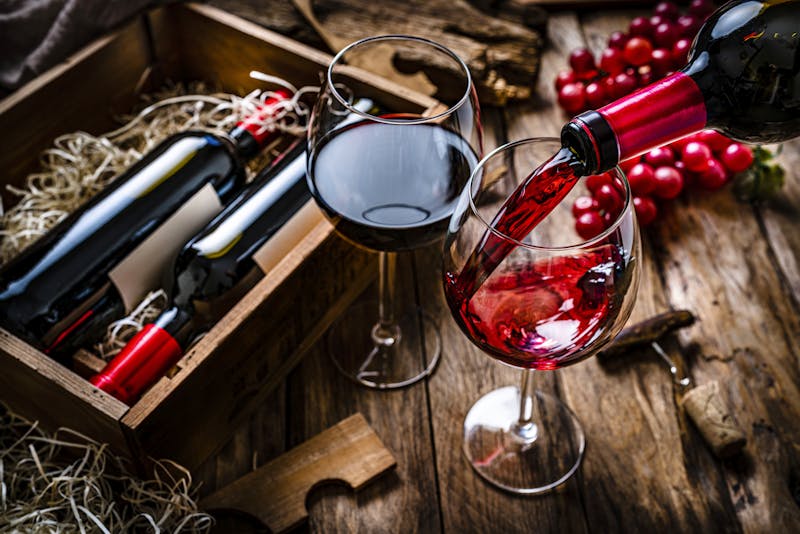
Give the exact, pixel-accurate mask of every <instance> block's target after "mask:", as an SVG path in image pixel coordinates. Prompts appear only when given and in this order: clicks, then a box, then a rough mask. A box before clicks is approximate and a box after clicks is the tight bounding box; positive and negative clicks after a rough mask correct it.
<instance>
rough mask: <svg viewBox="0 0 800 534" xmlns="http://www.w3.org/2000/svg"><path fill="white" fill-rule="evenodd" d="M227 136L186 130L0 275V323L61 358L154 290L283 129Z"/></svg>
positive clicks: (239, 129)
mask: <svg viewBox="0 0 800 534" xmlns="http://www.w3.org/2000/svg"><path fill="white" fill-rule="evenodd" d="M288 97H289V94H288V93H287V92H285V91H283V90H280V91H277V92H276V93H275V97H274V98H271V99H267V101H266V102H265V103H264V106H263V107H262V108H260V109H259V110H258V111H257V112H256V113H255V114H254V116H251V117H249V118H247V119H245V120H243V121H241V122H240V123H239V124H238V125H237V126H236V127H235V128H234V129H233V130H232V131H231V132H230V133H229V134H228V135H227V136H218V135H214V134H211V133H208V132H202V131H189V132H183V133H180V134H177V135H173V136H171V137H169V138H167V139H166V140H164V141H163V142H162V143H161V144H159V145H158V146H157V147H156V148H155V149H153V150H152V151H151V152H149V153H148V154H147V155H145V156H144V157H143V158H142V159H141V160H140V161H138V162H137V163H136V164H134V165H133V166H132V167H131V168H130V169H128V170H127V171H126V172H125V173H124V174H122V175H121V176H119V177H118V178H117V179H116V180H114V182H113V183H112V184H110V185H109V186H107V187H106V188H105V189H104V190H103V191H102V192H100V193H99V194H98V195H97V196H95V197H94V198H92V199H91V200H90V201H89V202H87V203H86V204H85V205H84V206H81V207H80V208H79V209H78V210H76V211H75V212H73V213H72V214H71V215H70V216H68V217H67V218H66V219H64V220H63V221H62V222H61V223H59V224H58V225H56V226H55V227H54V228H52V229H51V230H50V231H49V232H48V233H47V234H45V235H44V236H43V237H42V238H41V239H39V240H38V241H37V242H35V243H34V244H33V245H31V246H30V247H29V248H27V249H26V250H24V251H23V252H22V253H21V254H20V255H19V256H17V257H16V258H15V259H14V260H12V261H11V262H9V263H8V264H7V265H5V266H4V268H3V269H2V271H0V326H2V327H3V328H6V329H8V330H9V331H11V332H12V333H13V334H14V335H16V336H18V337H20V338H22V339H24V340H25V341H26V342H28V343H29V344H31V345H33V346H35V347H37V348H39V349H41V350H43V351H44V352H46V353H48V354H49V355H51V356H53V357H54V358H56V359H58V360H60V361H63V360H65V359H67V358H69V357H70V356H71V355H72V354H73V353H74V352H75V350H76V349H77V348H79V347H81V346H89V345H91V344H92V343H93V342H94V341H96V340H98V339H99V338H100V336H102V335H103V334H104V333H105V329H106V326H107V325H108V324H109V323H111V322H112V321H113V320H115V319H119V318H121V317H123V316H124V315H125V314H126V313H127V312H130V310H132V309H133V308H134V307H135V306H136V305H137V304H138V303H139V301H141V299H142V298H143V297H144V296H145V295H146V294H147V292H148V291H150V290H152V289H153V288H155V287H158V284H159V283H160V280H161V277H162V272H163V269H164V268H166V267H167V265H169V262H170V260H171V257H172V256H174V255H175V254H176V253H177V252H178V251H179V250H180V249H181V247H182V246H183V245H184V244H185V243H186V241H187V240H188V239H190V238H191V237H192V236H193V235H194V234H196V233H197V232H198V231H199V230H200V229H202V228H203V227H204V226H205V225H206V224H208V222H209V221H210V220H211V219H213V218H214V216H216V215H217V214H218V213H219V212H220V211H221V210H222V207H223V206H224V205H225V204H226V203H228V202H229V201H231V200H232V199H233V198H234V197H235V195H236V194H237V193H239V192H240V191H241V190H242V188H243V187H244V186H245V181H246V175H245V170H244V165H243V162H245V161H247V160H248V159H250V158H252V157H254V156H255V155H256V154H258V153H259V152H260V150H261V147H263V146H266V144H267V143H269V142H270V141H271V140H274V139H275V138H276V137H277V135H278V132H277V131H274V130H266V129H264V128H262V127H261V126H260V124H261V123H260V121H259V120H258V119H259V118H263V115H265V114H268V113H270V112H272V111H274V109H275V108H274V107H271V106H272V105H273V104H274V103H276V102H278V101H280V100H283V99H285V98H288Z"/></svg>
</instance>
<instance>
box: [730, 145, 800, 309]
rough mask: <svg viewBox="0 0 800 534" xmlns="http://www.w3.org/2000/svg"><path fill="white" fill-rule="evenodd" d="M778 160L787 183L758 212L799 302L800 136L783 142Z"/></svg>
mask: <svg viewBox="0 0 800 534" xmlns="http://www.w3.org/2000/svg"><path fill="white" fill-rule="evenodd" d="M778 161H779V162H780V164H781V165H782V166H783V168H784V169H786V184H785V185H784V187H783V189H782V190H781V192H780V193H778V195H777V196H776V197H775V198H774V199H772V200H770V201H769V202H767V203H766V204H764V205H763V206H761V207H759V209H758V212H757V213H758V216H759V217H760V220H761V221H762V224H763V225H764V232H765V234H766V236H767V239H768V240H769V243H770V254H772V255H774V257H775V261H776V263H777V265H778V266H779V267H780V270H781V272H782V273H783V275H782V282H783V284H784V285H785V286H787V289H788V290H789V291H791V293H792V295H794V300H795V303H798V304H800V232H798V228H800V139H795V140H793V141H789V142H787V143H784V145H783V151H782V153H781V155H780V156H779V157H778ZM743 209H744V208H743Z"/></svg>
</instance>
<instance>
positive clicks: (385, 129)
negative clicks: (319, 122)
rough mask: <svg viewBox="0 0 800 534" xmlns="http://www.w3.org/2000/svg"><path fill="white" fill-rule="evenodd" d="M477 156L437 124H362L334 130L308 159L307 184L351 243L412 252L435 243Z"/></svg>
mask: <svg viewBox="0 0 800 534" xmlns="http://www.w3.org/2000/svg"><path fill="white" fill-rule="evenodd" d="M477 162H478V157H477V155H476V154H475V152H474V151H473V150H472V148H471V146H470V144H469V143H468V142H467V141H466V140H465V139H463V138H462V137H461V136H459V135H458V134H456V133H454V132H452V131H450V130H448V129H446V128H443V127H441V126H438V125H436V124H415V125H403V126H397V125H394V124H386V123H381V122H374V121H369V120H365V121H361V122H358V123H355V124H353V125H351V126H348V127H346V128H341V129H339V130H336V131H334V132H332V133H331V134H330V135H329V136H328V137H327V138H325V139H324V140H322V141H321V142H320V143H319V144H317V146H316V147H314V149H313V152H312V154H311V157H310V163H309V172H308V176H309V186H310V187H311V192H312V194H313V195H314V197H315V198H316V199H317V202H318V203H319V205H320V207H321V208H322V209H323V210H325V212H326V214H327V215H328V217H329V219H330V220H331V222H332V223H333V224H334V226H335V227H336V230H337V231H338V232H339V233H340V234H341V235H343V236H344V237H346V238H347V239H349V240H350V241H352V242H353V243H355V244H357V245H361V246H365V247H367V248H371V249H375V250H384V251H392V252H394V251H401V250H411V249H415V248H418V247H421V246H424V245H428V244H431V243H433V242H435V241H437V240H438V239H440V238H441V237H442V236H443V235H444V233H445V230H446V228H447V224H448V221H449V219H450V215H451V214H452V212H453V208H454V205H455V202H456V200H457V199H458V196H459V194H460V193H461V190H462V189H463V187H464V185H465V184H466V183H467V180H468V179H469V175H470V172H471V171H472V169H473V168H474V167H475V165H476V164H477Z"/></svg>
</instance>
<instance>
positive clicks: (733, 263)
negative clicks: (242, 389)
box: [197, 10, 800, 532]
mask: <svg viewBox="0 0 800 534" xmlns="http://www.w3.org/2000/svg"><path fill="white" fill-rule="evenodd" d="M587 11H588V10H587ZM631 17H632V14H631V12H630V11H606V12H603V13H602V14H601V13H597V12H585V13H582V14H580V15H579V14H576V13H574V12H562V13H556V14H554V15H553V16H552V17H551V19H550V22H549V39H550V43H551V44H550V47H549V48H548V50H547V52H546V54H545V55H544V57H543V63H542V72H541V77H540V81H539V84H538V95H539V96H538V98H537V99H536V100H535V101H534V102H532V103H530V104H525V105H515V106H513V107H508V108H507V109H505V110H502V111H500V110H495V109H486V110H484V116H485V127H486V130H487V133H488V136H487V146H486V148H487V149H489V148H492V147H493V146H495V145H497V144H499V143H502V142H504V141H505V140H510V139H518V138H523V137H531V136H546V135H555V134H557V133H558V131H559V129H560V126H561V124H562V123H563V122H564V120H565V116H564V115H562V113H561V112H560V111H559V110H558V109H557V108H556V107H555V105H554V101H555V94H554V90H553V88H552V80H553V77H554V75H555V73H556V72H557V71H558V70H560V69H562V68H564V66H565V64H566V57H567V55H568V53H569V52H570V51H571V50H572V49H574V48H576V47H578V46H583V45H586V46H589V47H591V48H592V49H594V50H596V51H597V50H600V49H602V47H603V46H604V44H605V40H606V38H607V36H608V34H609V33H610V32H611V31H612V30H615V29H620V28H624V27H626V26H627V23H628V21H629V20H630V18H631ZM781 161H782V163H783V164H784V166H785V168H786V170H787V173H788V176H787V178H788V179H787V184H786V187H785V188H784V190H783V192H782V193H781V194H780V196H779V198H778V199H776V200H775V201H773V202H771V203H770V204H768V205H765V206H761V207H755V208H754V207H752V206H750V205H747V204H741V203H738V202H737V201H736V200H734V198H733V196H732V194H731V193H730V192H729V191H727V190H724V191H721V192H717V193H714V194H707V193H702V192H699V191H694V190H693V191H692V192H691V193H690V194H685V195H683V196H682V197H681V198H680V199H679V200H677V201H675V202H674V203H673V204H672V205H671V206H670V207H669V208H668V209H667V211H665V212H664V213H663V214H662V215H660V217H659V220H658V222H657V224H656V225H655V226H654V227H653V228H652V229H649V230H647V231H646V232H645V233H644V264H643V265H644V268H643V271H642V283H641V286H640V290H639V294H638V302H637V305H636V309H635V311H634V315H633V317H632V318H631V320H632V321H634V320H639V319H643V318H646V317H648V316H650V315H653V314H655V313H657V312H660V311H664V310H667V309H670V308H689V309H691V310H693V311H694V312H695V313H696V314H697V315H698V316H699V318H700V321H699V323H698V324H696V325H695V326H693V327H691V328H689V329H686V330H684V331H682V332H680V333H679V334H678V335H677V336H676V337H674V338H673V339H672V340H671V341H668V342H667V343H666V348H668V350H676V351H681V352H683V353H684V354H685V355H686V356H687V359H688V361H689V365H690V368H691V375H692V378H693V379H694V380H695V381H696V382H697V383H704V382H707V381H709V380H719V381H720V383H721V384H722V386H723V387H722V393H723V396H724V398H725V399H726V400H727V401H728V402H729V403H730V405H731V406H733V407H735V410H734V411H735V414H736V418H737V420H738V422H739V423H740V425H741V426H742V427H743V428H744V429H745V431H746V434H747V439H748V444H747V447H746V450H745V452H744V454H742V455H741V456H740V457H737V458H736V459H734V460H730V461H726V462H722V461H719V460H717V459H716V458H715V457H714V456H713V455H712V454H711V453H710V451H709V449H708V448H707V446H706V445H705V443H704V442H703V441H702V439H701V438H700V437H699V435H698V433H697V431H696V429H695V428H694V427H693V426H692V424H691V422H689V421H687V420H686V418H685V416H684V415H683V414H682V413H681V411H680V410H678V409H677V407H676V405H675V402H674V400H673V394H672V384H671V380H670V376H669V373H668V371H667V369H666V368H665V366H664V364H663V363H662V362H661V361H659V360H658V358H657V357H656V356H655V354H650V353H648V352H645V351H643V352H642V354H641V356H640V357H639V358H636V359H633V360H632V361H631V362H630V365H626V366H623V367H618V368H614V369H609V368H607V367H603V366H601V365H600V364H599V363H598V362H597V360H596V359H594V358H591V359H589V360H587V361H585V362H583V363H580V364H578V365H575V366H573V367H570V368H566V369H563V370H559V371H558V372H553V373H542V375H543V376H542V377H541V380H540V381H541V385H542V388H543V389H545V390H548V391H551V392H554V393H555V394H556V395H558V396H559V397H560V398H562V399H563V400H564V401H565V402H566V403H567V404H569V405H570V406H571V407H572V409H573V410H574V411H575V412H576V413H577V415H578V416H579V417H580V419H581V421H582V422H583V425H584V430H585V432H586V436H587V442H588V445H587V452H586V456H585V459H584V461H583V464H582V466H581V468H580V469H579V471H578V472H577V474H576V476H575V477H573V478H572V479H571V480H570V481H569V482H568V483H566V484H565V485H564V486H563V488H561V490H560V491H557V492H555V493H553V494H550V495H546V496H541V497H533V498H530V497H528V498H525V497H516V496H511V495H509V494H506V493H503V492H501V491H498V490H496V489H494V488H493V487H490V486H488V485H487V484H485V483H484V482H483V481H482V480H481V479H480V478H479V477H478V476H477V475H476V474H475V473H473V472H472V470H471V468H470V466H469V465H468V463H467V461H466V460H465V458H464V456H463V455H462V453H461V429H462V422H463V419H464V416H465V414H466V412H467V410H468V409H469V407H470V405H471V404H472V402H473V401H475V399H477V398H478V397H479V396H481V395H482V394H484V393H486V392H488V391H490V390H492V389H494V388H496V387H498V386H504V385H509V384H516V381H517V373H516V372H515V370H513V369H510V368H507V367H504V366H502V365H501V364H499V363H497V362H495V361H494V360H492V359H491V358H489V357H487V356H486V355H484V354H482V353H481V352H480V351H479V350H478V349H477V348H476V347H474V346H472V345H471V344H470V342H469V341H468V340H467V339H466V337H464V335H463V334H462V333H461V332H460V331H459V330H458V328H457V327H456V325H455V323H454V321H453V320H452V318H451V317H450V314H449V311H448V310H447V308H446V305H445V303H444V296H443V293H442V290H441V288H440V282H439V280H440V279H439V271H438V269H439V265H440V260H439V255H440V249H439V248H438V247H434V248H431V249H427V250H421V251H418V252H416V253H415V254H413V255H411V256H407V257H404V258H401V260H400V265H399V268H398V271H399V273H400V281H399V283H400V287H399V292H398V294H399V295H400V296H401V297H402V298H401V303H402V304H406V305H409V306H413V305H423V306H424V307H426V308H427V309H428V310H430V311H432V312H433V313H434V314H435V315H436V316H437V317H438V318H439V321H440V325H441V332H442V336H443V356H442V359H441V363H440V364H439V367H438V369H437V370H436V373H435V374H434V375H433V376H432V377H431V378H430V379H429V380H428V381H427V382H424V383H420V384H417V385H415V386H412V387H410V388H407V389H404V390H400V391H392V392H376V391H370V390H367V389H363V388H360V387H356V386H355V385H353V384H352V383H351V382H349V381H348V380H347V379H346V378H344V377H342V376H341V375H339V374H338V373H337V371H336V369H335V368H334V367H333V366H332V364H331V362H330V360H329V358H328V355H327V353H326V350H325V347H324V344H322V343H320V344H318V345H317V346H316V347H314V349H313V350H311V352H310V353H309V354H308V355H307V356H306V357H305V359H304V360H303V362H302V363H301V364H300V365H299V366H298V367H297V369H296V370H295V371H294V372H293V373H292V374H291V376H290V377H289V379H288V380H286V381H285V383H284V384H283V385H282V386H281V387H280V388H279V389H278V390H277V391H276V392H275V393H274V394H272V395H271V397H270V398H269V400H268V402H266V403H265V405H264V406H263V408H262V409H261V410H259V411H258V412H257V413H256V414H255V415H254V416H253V417H252V418H251V419H250V420H249V422H248V423H247V424H245V425H244V426H242V427H241V428H240V429H239V431H238V432H237V433H236V435H235V436H234V437H233V439H232V440H231V441H230V443H229V444H228V445H227V446H226V448H225V449H224V450H223V451H221V452H220V453H219V454H218V455H217V456H216V457H214V458H212V459H211V460H209V461H208V462H207V463H206V464H205V465H204V466H203V467H202V468H201V469H200V470H199V471H198V473H197V476H198V478H199V479H200V481H202V482H203V484H204V489H203V493H207V492H209V491H210V490H213V489H215V488H218V487H222V486H224V485H225V484H227V483H229V482H231V481H232V480H234V479H236V478H238V477H239V476H241V475H243V474H245V473H246V472H248V471H249V470H251V469H252V468H253V466H254V465H260V464H262V463H264V462H265V461H266V460H269V459H271V458H273V457H275V456H277V455H278V454H280V453H281V452H283V451H286V450H288V449H289V448H291V447H293V446H295V445H297V444H299V443H301V442H302V441H304V440H306V439H308V438H310V437H311V436H313V435H315V434H317V433H319V432H321V431H322V430H324V429H325V428H327V427H330V426H332V425H334V424H335V423H337V422H338V421H340V420H342V419H344V418H345V417H347V416H349V415H351V414H352V413H354V412H361V413H363V414H364V415H365V417H366V419H367V420H368V421H369V423H370V424H371V425H372V427H373V428H374V429H375V431H376V432H377V434H378V435H379V436H380V437H381V439H382V440H383V441H384V443H385V444H386V446H387V447H388V448H389V449H390V450H391V451H392V452H393V454H394V455H395V457H396V458H397V462H398V466H397V469H396V470H395V471H394V472H392V473H390V474H387V475H385V476H383V477H382V478H380V479H378V480H376V481H375V482H374V483H372V484H371V485H369V486H367V487H366V488H365V489H364V490H363V491H361V492H360V493H358V494H354V493H352V492H351V491H350V490H349V489H347V488H343V487H341V486H327V487H322V488H319V489H317V490H315V491H314V492H313V493H312V494H311V496H310V497H309V499H308V502H307V504H308V509H309V511H310V521H309V524H308V526H307V527H305V528H308V529H310V530H311V531H314V532H332V531H348V532H384V531H386V532H411V531H420V532H438V531H447V532H490V531H494V532H556V531H557V532H583V531H597V532H617V531H632V532H646V531H648V530H650V531H654V532H663V531H673V532H689V531H692V532H695V531H705V532H716V531H724V532H738V531H745V532H791V531H793V532H798V531H800V365H798V355H800V317H799V316H798V310H800V232H798V229H800V174H799V173H798V171H797V169H798V168H800V140H796V141H794V142H791V143H788V144H786V145H785V147H784V151H783V154H782V156H781ZM375 294H376V291H375V288H371V289H370V290H368V292H367V294H366V295H365V296H364V298H375ZM354 327H356V325H354Z"/></svg>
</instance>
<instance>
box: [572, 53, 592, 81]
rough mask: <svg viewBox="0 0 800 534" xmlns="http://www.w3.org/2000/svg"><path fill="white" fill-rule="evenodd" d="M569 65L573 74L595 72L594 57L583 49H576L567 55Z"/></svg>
mask: <svg viewBox="0 0 800 534" xmlns="http://www.w3.org/2000/svg"><path fill="white" fill-rule="evenodd" d="M569 65H570V66H571V67H572V70H574V71H575V74H577V75H579V76H580V75H581V74H585V73H588V72H591V71H593V70H595V69H596V68H597V67H595V64H594V56H593V55H592V53H591V52H589V51H588V50H587V49H585V48H576V49H575V50H573V51H572V53H571V54H570V55H569Z"/></svg>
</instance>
